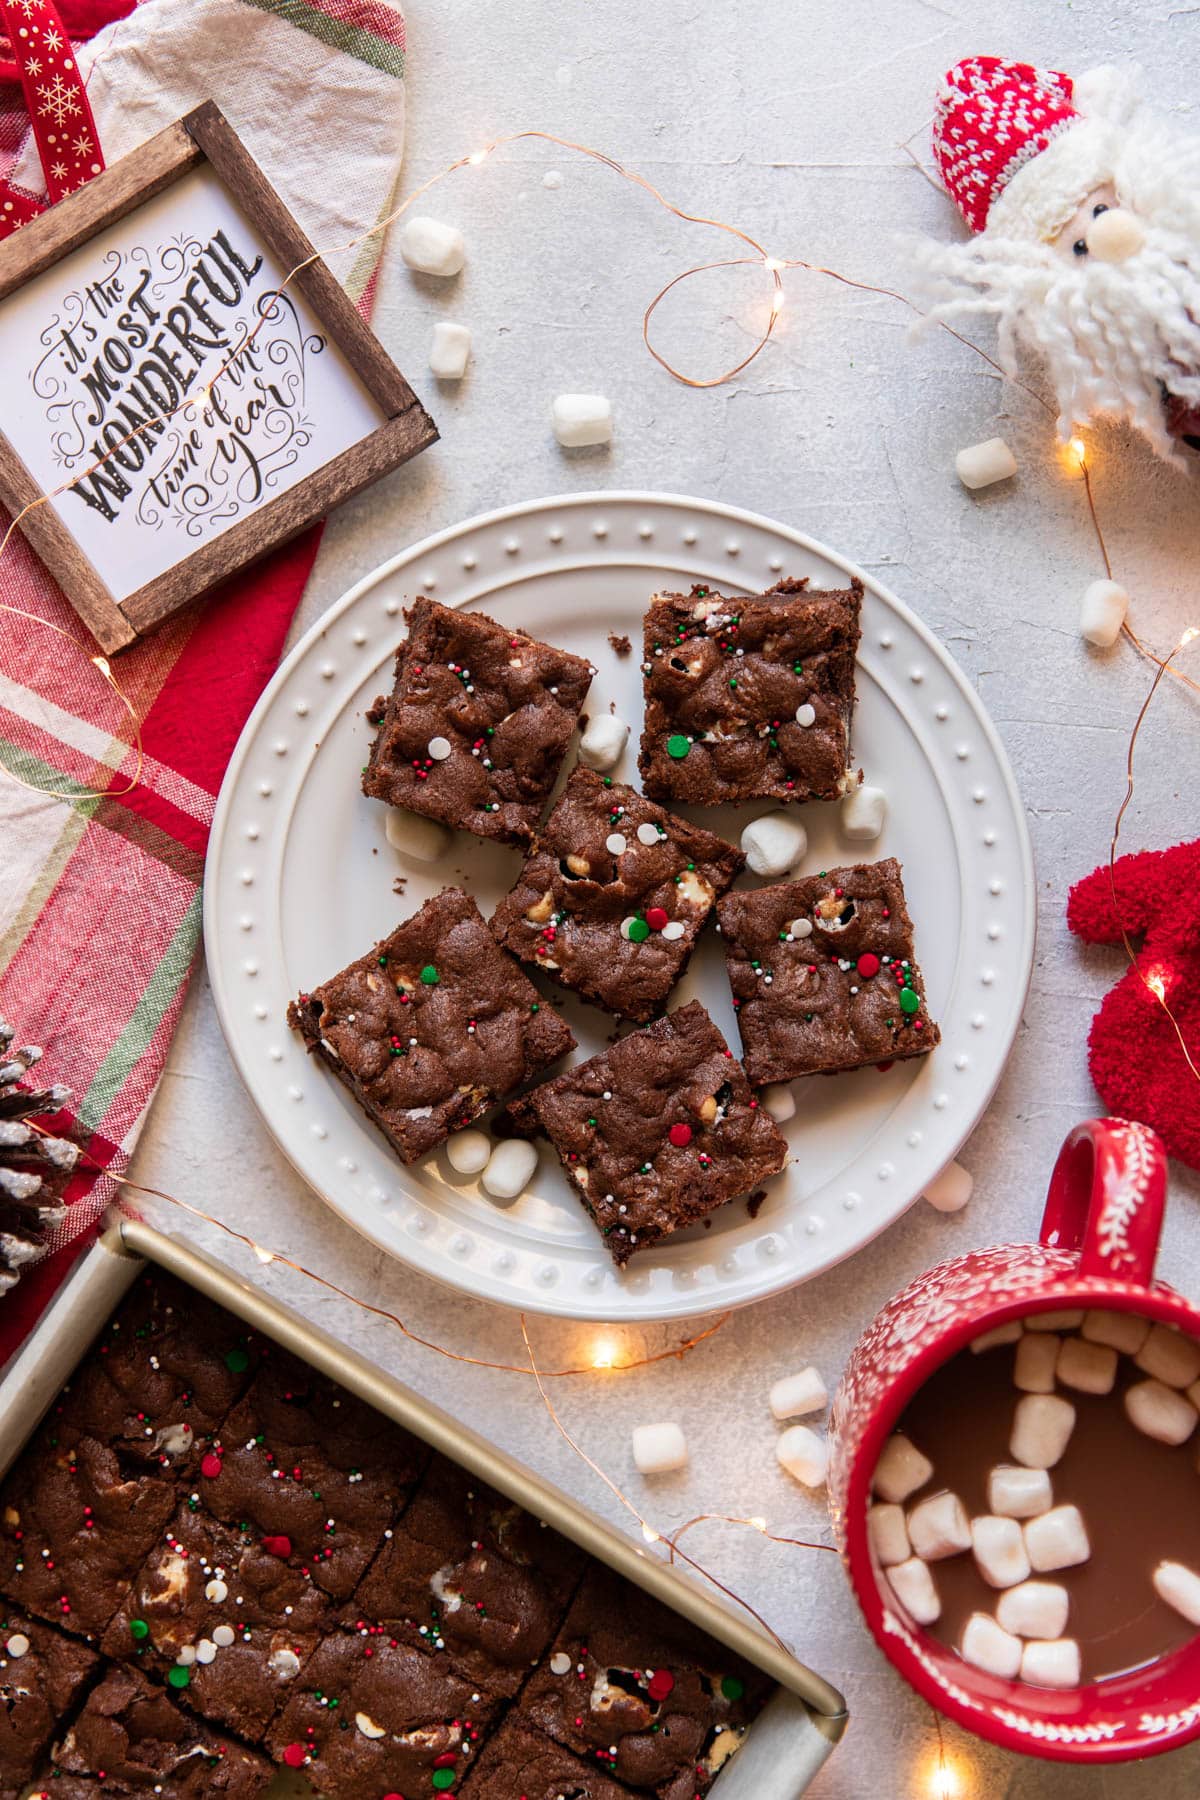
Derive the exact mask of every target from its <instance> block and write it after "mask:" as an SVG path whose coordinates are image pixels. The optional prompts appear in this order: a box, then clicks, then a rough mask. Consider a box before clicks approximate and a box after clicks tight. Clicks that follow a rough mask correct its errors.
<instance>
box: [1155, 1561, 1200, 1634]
mask: <svg viewBox="0 0 1200 1800" xmlns="http://www.w3.org/2000/svg"><path fill="white" fill-rule="evenodd" d="M1153 1581H1154V1591H1155V1593H1156V1594H1157V1595H1158V1597H1159V1599H1160V1600H1165V1601H1166V1603H1167V1605H1168V1606H1173V1607H1174V1608H1175V1611H1176V1612H1177V1613H1182V1614H1183V1617H1184V1618H1185V1619H1186V1620H1187V1622H1188V1624H1189V1625H1200V1575H1197V1574H1196V1572H1195V1570H1194V1569H1189V1568H1188V1566H1187V1564H1186V1563H1177V1562H1160V1563H1159V1565H1158V1567H1157V1569H1155V1571H1154V1575H1153Z"/></svg>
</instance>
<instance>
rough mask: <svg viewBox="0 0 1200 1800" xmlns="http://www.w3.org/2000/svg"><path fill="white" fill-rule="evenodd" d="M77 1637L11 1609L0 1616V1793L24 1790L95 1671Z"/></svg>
mask: <svg viewBox="0 0 1200 1800" xmlns="http://www.w3.org/2000/svg"><path fill="white" fill-rule="evenodd" d="M99 1668H100V1659H99V1657H98V1656H96V1655H95V1653H94V1652H93V1651H91V1650H89V1649H88V1648H87V1646H86V1645H85V1644H81V1643H80V1642H79V1641H78V1639H76V1638H68V1637H63V1636H62V1635H61V1634H60V1633H59V1632H57V1631H55V1630H54V1629H53V1627H52V1626H49V1625H46V1624H43V1622H42V1620H41V1619H31V1618H30V1617H29V1616H28V1615H27V1614H25V1613H20V1612H17V1611H15V1610H14V1609H13V1608H11V1607H9V1608H8V1609H7V1610H6V1611H5V1613H4V1617H3V1619H0V1795H3V1796H4V1797H5V1800H8V1796H9V1795H16V1794H21V1793H24V1791H25V1786H26V1783H27V1782H29V1781H32V1779H33V1777H34V1776H35V1775H36V1774H37V1772H38V1769H39V1768H40V1766H41V1764H42V1761H43V1753H44V1752H45V1750H46V1747H47V1745H48V1744H49V1742H50V1739H51V1737H52V1736H53V1735H54V1733H55V1732H57V1731H58V1730H59V1729H60V1728H61V1723H62V1720H63V1719H65V1718H66V1717H67V1716H68V1715H69V1714H70V1712H71V1709H72V1708H73V1707H74V1706H75V1704H76V1703H77V1701H78V1700H79V1699H80V1697H81V1695H82V1693H83V1691H84V1689H85V1687H86V1685H87V1683H88V1682H89V1681H91V1680H92V1678H93V1677H94V1676H95V1675H96V1674H97V1673H98V1671H99Z"/></svg>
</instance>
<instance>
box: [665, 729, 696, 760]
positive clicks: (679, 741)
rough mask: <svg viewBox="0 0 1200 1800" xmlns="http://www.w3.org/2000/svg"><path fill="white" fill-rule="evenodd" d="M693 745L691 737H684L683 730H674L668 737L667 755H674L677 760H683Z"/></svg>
mask: <svg viewBox="0 0 1200 1800" xmlns="http://www.w3.org/2000/svg"><path fill="white" fill-rule="evenodd" d="M691 747H692V743H691V739H690V738H686V737H684V735H683V733H682V732H679V731H676V732H673V733H672V734H671V736H670V737H669V738H668V739H667V755H668V756H672V757H674V759H675V761H676V762H682V761H683V759H684V757H685V756H686V755H687V753H688V751H689V750H690V749H691Z"/></svg>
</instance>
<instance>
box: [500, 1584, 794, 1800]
mask: <svg viewBox="0 0 1200 1800" xmlns="http://www.w3.org/2000/svg"><path fill="white" fill-rule="evenodd" d="M769 1685H770V1684H769V1682H768V1679H767V1677H766V1676H765V1675H763V1674H762V1673H761V1672H760V1671H759V1670H757V1669H752V1668H751V1667H750V1666H749V1664H747V1663H743V1662H742V1661H741V1660H740V1658H738V1657H736V1656H735V1655H734V1653H733V1651H732V1650H727V1649H725V1647H724V1646H723V1645H721V1644H718V1643H717V1642H716V1641H715V1639H713V1638H710V1637H708V1636H707V1635H706V1634H705V1633H704V1632H702V1631H699V1630H697V1629H696V1627H695V1626H691V1625H688V1624H686V1623H685V1621H684V1620H682V1619H681V1618H679V1617H678V1615H677V1614H675V1613H673V1612H670V1611H669V1610H668V1609H667V1608H666V1607H663V1606H660V1605H659V1604H658V1603H657V1602H656V1601H654V1600H652V1599H651V1598H650V1597H649V1596H648V1595H646V1594H644V1593H642V1592H641V1590H640V1589H638V1588H634V1587H632V1586H630V1584H629V1583H628V1582H625V1581H621V1580H620V1579H619V1578H618V1577H617V1576H615V1575H613V1574H611V1573H610V1572H609V1571H608V1570H607V1569H600V1568H593V1569H592V1570H590V1571H589V1573H588V1574H587V1576H586V1577H585V1578H584V1581H583V1585H582V1586H581V1588H580V1590H579V1592H578V1594H577V1595H576V1596H575V1599H574V1601H573V1602H572V1605H571V1610H570V1611H569V1613H568V1614H567V1616H566V1619H565V1620H564V1621H563V1626H562V1630H561V1631H560V1632H559V1634H558V1637H557V1638H556V1639H555V1642H554V1646H553V1649H552V1651H551V1653H550V1654H549V1655H548V1656H547V1657H545V1658H544V1659H543V1661H542V1663H541V1664H540V1665H539V1667H538V1668H537V1669H535V1670H534V1672H533V1674H532V1675H531V1676H530V1678H529V1682H528V1684H527V1686H526V1688H525V1692H524V1694H523V1695H522V1698H521V1704H520V1713H521V1716H522V1720H523V1722H524V1723H525V1724H526V1725H533V1726H536V1727H537V1728H539V1729H540V1730H542V1731H544V1732H546V1733H547V1734H548V1735H549V1736H550V1737H552V1738H554V1739H556V1741H557V1742H558V1743H560V1744H565V1745H567V1747H568V1748H569V1749H571V1750H573V1751H574V1752H575V1754H576V1755H578V1756H582V1757H586V1758H588V1759H589V1760H591V1759H595V1758H596V1757H599V1758H600V1759H601V1760H602V1762H603V1766H604V1770H605V1773H606V1774H608V1775H611V1776H614V1777H615V1778H616V1779H617V1780H618V1781H622V1782H624V1783H625V1784H626V1786H627V1787H630V1788H633V1789H634V1790H635V1791H636V1792H637V1793H639V1794H653V1795H655V1796H656V1800H694V1797H695V1796H696V1795H698V1794H703V1793H704V1792H705V1791H706V1789H707V1788H708V1787H709V1785H710V1783H711V1782H712V1780H713V1779H714V1777H715V1776H716V1774H717V1773H718V1771H719V1770H720V1769H721V1768H722V1767H723V1766H724V1764H725V1763H727V1762H728V1761H729V1758H730V1757H731V1756H732V1755H734V1754H735V1752H736V1751H737V1750H738V1749H739V1748H740V1747H741V1743H742V1740H743V1738H744V1737H745V1735H746V1731H747V1730H748V1728H749V1725H750V1721H751V1719H752V1718H753V1717H754V1714H755V1713H756V1712H757V1711H758V1709H759V1707H760V1706H761V1704H762V1702H763V1700H764V1699H765V1697H766V1693H767V1690H768V1687H769Z"/></svg>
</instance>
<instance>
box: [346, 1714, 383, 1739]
mask: <svg viewBox="0 0 1200 1800" xmlns="http://www.w3.org/2000/svg"><path fill="white" fill-rule="evenodd" d="M354 1723H355V1724H356V1725H357V1726H358V1729H359V1730H360V1731H361V1732H362V1734H363V1736H364V1737H365V1738H381V1737H386V1736H387V1728H386V1727H385V1726H383V1725H377V1724H376V1723H375V1721H374V1719H373V1718H371V1716H370V1714H369V1713H365V1712H356V1713H355V1715H354Z"/></svg>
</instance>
